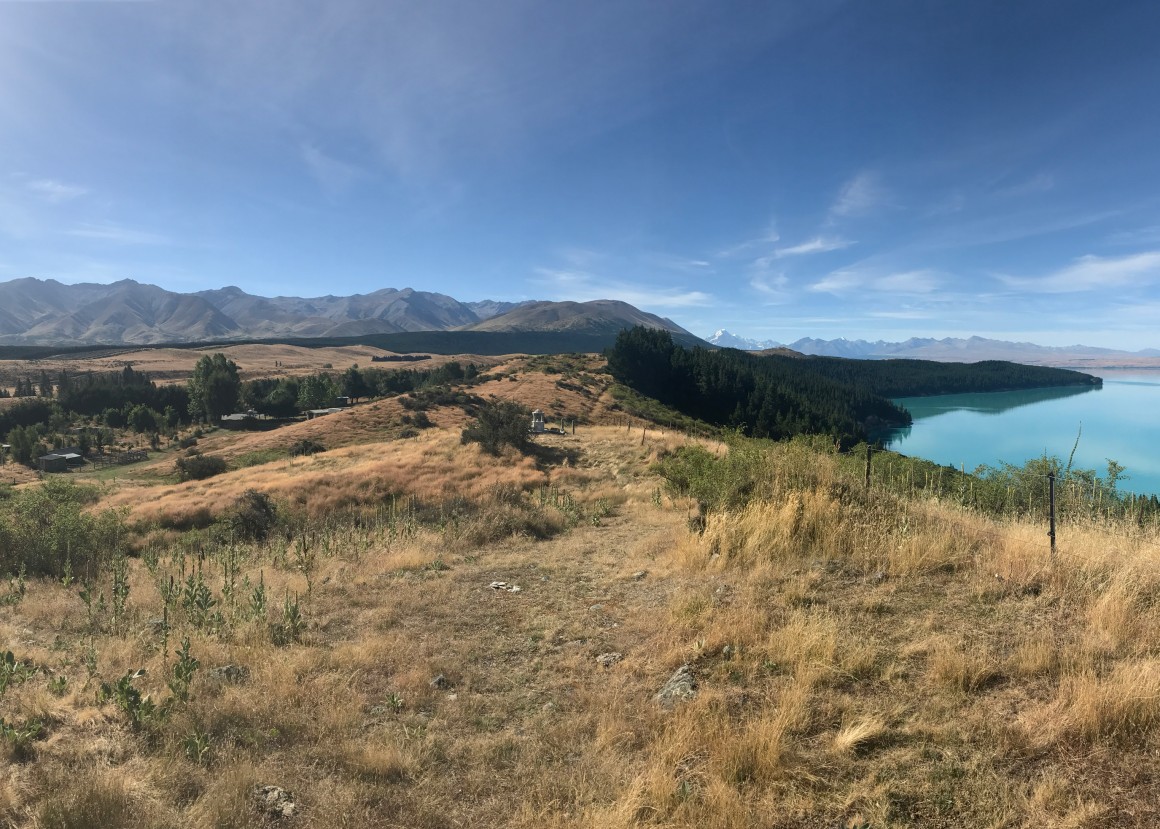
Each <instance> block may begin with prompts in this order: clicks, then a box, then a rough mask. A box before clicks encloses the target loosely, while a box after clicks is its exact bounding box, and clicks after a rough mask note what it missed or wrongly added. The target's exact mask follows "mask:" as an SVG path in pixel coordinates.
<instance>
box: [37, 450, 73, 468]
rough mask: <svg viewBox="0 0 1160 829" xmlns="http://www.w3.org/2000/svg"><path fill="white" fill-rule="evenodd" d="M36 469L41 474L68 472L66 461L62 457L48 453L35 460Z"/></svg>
mask: <svg viewBox="0 0 1160 829" xmlns="http://www.w3.org/2000/svg"><path fill="white" fill-rule="evenodd" d="M36 468H37V469H39V470H40V471H41V472H68V459H67V458H65V456H64V455H58V454H56V453H55V452H50V453H49V454H47V455H41V456H40V457H39V458H37V459H36Z"/></svg>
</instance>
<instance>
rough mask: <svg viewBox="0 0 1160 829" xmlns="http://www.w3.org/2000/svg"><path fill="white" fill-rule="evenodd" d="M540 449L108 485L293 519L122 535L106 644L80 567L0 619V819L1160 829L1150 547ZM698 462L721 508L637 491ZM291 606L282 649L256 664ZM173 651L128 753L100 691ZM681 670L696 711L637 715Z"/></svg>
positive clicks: (356, 455) (776, 473)
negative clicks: (27, 671)
mask: <svg viewBox="0 0 1160 829" xmlns="http://www.w3.org/2000/svg"><path fill="white" fill-rule="evenodd" d="M510 366H511V367H515V368H516V369H518V367H519V364H518V363H516V362H514V361H513V362H512V363H510ZM517 373H518V374H519V376H518V378H517V380H516V381H511V380H502V381H493V382H492V383H490V384H488V385H492V386H495V387H496V393H499V391H500V390H501V389H502V388H505V387H507V386H510V387H517V386H519V384H520V383H521V382H525V381H524V379H523V378H524V374H525V372H521V371H518V372H517ZM526 374H527V376H528V378H529V379H527V380H526V382H527V383H528V386H527V388H529V389H530V388H539V386H538V385H536V384H541V383H543V382H554V379H558V375H555V376H554V375H547V374H544V373H543V372H541V371H535V372H526ZM570 382H571V381H570ZM577 382H579V381H577ZM586 388H589V387H586ZM594 397H595V402H593V406H594V407H596V408H594V409H593V411H598V407H599V406H600V405H606V403H607V401H605V403H603V404H602V403H601V401H600V397H599V395H594ZM433 419H436V420H438V419H439V418H438V413H436V414H435V415H433ZM642 436H643V437H644V443H643V444H642V442H641V439H642ZM230 439H233V438H232V437H231V438H230ZM223 440H224V438H223ZM553 440H555V441H556V442H555V443H552V444H550V445H549V444H548V443H547V441H545V442H544V444H543V447H542V448H544V449H551V450H553V452H552V453H547V452H545V454H544V455H542V456H540V457H537V458H532V459H528V460H525V459H522V458H517V457H516V456H514V455H513V456H507V457H502V458H499V459H494V458H488V457H485V456H483V455H482V454H480V453H479V452H478V451H477V450H475V449H474V448H471V447H468V448H464V447H462V446H460V445H459V444H458V433H457V431H456V430H455V429H454V428H452V427H448V426H444V425H442V424H441V427H440V428H436V429H432V430H430V431H428V432H425V433H423V434H421V435H420V436H419V437H417V438H411V439H407V440H402V441H399V440H386V441H382V442H380V443H376V444H374V445H373V446H372V445H369V444H368V445H367V446H362V447H355V446H350V447H345V448H343V447H336V448H331V449H330V450H329V451H327V452H325V453H323V454H321V455H320V456H317V457H316V458H313V459H310V460H305V459H303V460H299V461H296V462H295V463H294V464H293V465H292V464H290V462H289V461H288V460H286V461H273V462H269V463H266V464H262V465H259V466H254V467H250V468H247V469H241V470H236V471H233V472H230V473H227V474H226V475H224V476H221V477H220V478H218V479H215V480H214V481H213V482H212V486H208V485H207V486H205V487H204V488H199V486H200V485H194V484H190V485H183V486H182V487H171V486H159V487H153V488H151V489H149V490H144V489H138V488H133V487H129V486H125V487H121V488H120V489H118V490H116V491H114V492H111V493H110V494H108V495H107V496H106V503H113V504H116V505H118V506H122V507H128V508H129V509H130V510H131V514H132V516H133V517H134V519H135V520H162V518H163V516H166V515H168V516H171V517H173V518H172V520H173V521H176V520H177V518H178V517H180V516H181V515H186V514H189V515H192V514H195V512H196V511H197V510H204V513H205V515H207V516H209V517H210V518H212V517H213V516H216V515H218V514H220V513H221V512H222V511H223V510H226V509H228V508H229V507H230V505H231V504H232V503H233V499H234V498H236V496H237V495H239V494H240V493H241V492H243V491H244V490H245V489H247V488H257V489H260V490H261V491H264V492H269V493H273V494H275V495H276V497H277V499H278V500H280V501H281V502H282V503H283V504H285V505H294V506H295V509H297V510H299V511H300V514H301V515H304V516H307V517H306V518H305V519H304V521H303V523H301V524H296V525H294V526H293V529H294V532H293V533H291V534H289V535H287V534H284V533H282V534H275V536H274V537H273V538H270V539H267V540H266V541H262V542H254V541H242V540H234V539H229V538H224V539H223V538H221V537H217V536H215V535H214V534H213V530H212V529H211V530H204V531H190V532H183V531H179V530H176V529H162V530H158V529H151V530H149V531H148V532H147V534H145V535H142V536H141V537H140V538H139V539H138V542H137V549H138V550H139V558H135V559H131V560H130V561H129V573H128V586H129V591H128V598H127V603H126V607H125V609H124V611H123V616H122V617H121V618H120V619H119V620H117V621H116V623H114V619H113V616H112V604H111V597H112V592H111V591H112V586H113V585H112V581H111V578H110V576H109V574H107V573H104V574H101V575H100V577H99V578H98V579H97V581H95V582H94V583H93V585H92V586H93V589H94V591H95V593H98V594H104V603H103V605H101V606H100V607H99V608H98V606H97V605H96V604H94V608H96V609H94V610H93V613H92V616H91V617H90V615H89V613H88V612H87V610H86V607H85V605H84V604H83V603H82V601H81V600H80V598H79V596H78V593H79V590H80V587H81V585H79V584H77V583H73V584H69V585H68V586H66V585H64V584H62V583H61V581H60V579H59V578H53V579H49V578H43V579H39V578H34V579H29V580H28V583H27V585H26V592H25V593H24V594H23V597H22V598H20V599H18V600H13V601H12V602H11V603H7V604H3V605H0V641H4V642H5V643H7V644H6V645H5V648H11V649H12V650H13V651H14V652H15V653H16V657H17V658H18V659H20V660H22V662H27V663H28V664H30V665H35V666H36V667H37V671H36V672H35V673H33V674H32V675H31V676H30V677H29V678H27V679H25V680H24V681H22V682H19V683H16V684H12V685H10V686H9V687H8V688H7V690H6V691H5V692H4V693H3V694H2V695H0V716H3V717H4V718H5V722H8V723H12V722H16V723H25V722H27V721H30V720H34V719H35V720H41V721H43V723H44V726H45V731H44V734H43V735H42V736H39V737H37V738H35V739H33V740H31V742H30V743H29V744H28V747H27V754H26V755H24V756H22V757H20V758H17V757H16V756H15V755H8V754H6V755H5V757H11V761H10V762H7V763H2V764H0V825H4V826H13V827H20V829H25V827H27V828H28V829H32V827H39V826H49V825H54V826H91V825H94V826H95V825H108V826H151V827H152V826H174V827H176V826H182V827H187V826H188V827H197V828H200V827H218V826H229V827H260V826H269V825H272V821H271V820H270V819H268V818H266V817H264V816H263V815H262V814H261V813H260V812H258V811H257V809H256V807H255V806H254V802H253V798H252V791H253V787H254V786H256V785H277V786H281V787H283V788H285V789H286V790H288V791H290V792H291V793H292V794H293V796H294V798H295V801H296V802H297V803H298V805H299V807H300V814H299V815H298V816H297V817H295V818H294V819H293V824H294V825H295V826H299V827H310V829H313V827H332V826H400V825H401V826H410V827H418V829H436V828H438V829H444V827H448V826H456V825H471V826H483V827H488V826H495V827H499V826H504V827H508V826H514V827H526V829H533V828H534V829H539V827H556V828H557V829H581V827H592V826H600V827H648V826H668V827H719V829H726V828H728V829H732V828H733V827H738V828H740V827H750V826H764V825H771V826H787V827H810V826H866V825H869V826H874V827H879V826H881V827H902V826H915V825H922V826H935V827H939V826H966V827H997V826H1005V827H1018V826H1044V825H1051V826H1076V827H1095V826H1129V827H1134V826H1139V827H1143V826H1150V825H1153V824H1154V823H1155V821H1156V819H1157V818H1160V796H1157V794H1156V792H1157V791H1160V786H1158V785H1157V784H1158V783H1160V781H1158V780H1157V772H1156V770H1155V764H1154V762H1153V761H1154V755H1155V751H1156V749H1157V746H1158V745H1160V740H1158V735H1160V729H1158V727H1157V726H1158V725H1160V703H1158V700H1160V667H1158V665H1160V662H1158V661H1157V653H1158V652H1160V650H1158V649H1160V642H1158V641H1157V639H1156V637H1157V635H1158V634H1157V633H1156V631H1157V629H1158V626H1157V624H1156V622H1157V621H1160V620H1158V619H1157V618H1156V614H1157V612H1158V610H1157V605H1158V602H1157V597H1158V596H1160V576H1157V575H1155V574H1156V573H1157V572H1160V568H1157V567H1156V566H1155V564H1156V562H1157V561H1158V560H1160V541H1158V539H1157V538H1156V536H1155V535H1154V534H1153V533H1150V532H1149V531H1147V530H1141V529H1140V528H1139V527H1130V526H1119V525H1115V524H1111V523H1108V522H1106V521H1103V522H1100V523H1096V524H1093V525H1091V526H1088V525H1083V524H1072V523H1066V524H1064V525H1062V526H1061V527H1060V539H1059V540H1060V546H1059V557H1058V561H1057V562H1056V563H1054V564H1052V563H1051V562H1050V560H1049V559H1048V558H1047V545H1046V540H1045V538H1044V528H1043V527H1041V526H1038V525H1036V524H1035V523H1031V522H1021V521H1016V522H997V521H994V520H992V519H988V518H985V517H981V516H979V515H976V514H974V513H972V512H971V511H969V510H965V509H962V508H959V507H957V506H953V505H950V504H947V503H945V502H941V501H939V500H937V498H935V497H927V496H925V495H918V496H916V497H914V498H904V497H900V496H899V495H897V494H895V493H890V492H882V491H879V490H877V489H875V488H874V487H871V488H870V489H869V490H866V489H865V488H864V486H863V485H862V483H861V482H860V481H858V480H856V479H854V480H851V479H849V478H848V477H847V474H848V471H847V470H846V469H845V467H844V466H843V463H842V461H841V459H840V458H838V457H836V456H834V455H833V453H832V451H831V450H830V449H829V448H827V447H825V446H820V445H812V444H810V443H808V442H800V441H799V442H795V443H791V444H787V445H781V446H774V447H770V448H768V449H755V450H753V451H752V453H751V454H750V455H746V454H745V453H746V452H749V451H750V450H749V449H746V448H744V447H741V448H740V449H738V448H737V447H730V446H727V445H726V444H724V443H716V442H715V443H708V442H705V443H697V442H696V441H695V440H693V439H690V438H688V437H686V436H684V435H682V434H676V433H671V432H669V433H666V434H664V435H663V436H662V434H661V433H660V430H656V429H653V430H650V431H649V433H648V434H647V435H643V434H642V430H641V428H640V427H639V426H636V425H633V426H632V427H631V431H630V430H629V428H626V426H625V425H624V423H623V422H620V423H619V425H617V421H615V420H613V421H611V422H610V423H609V424H608V425H590V426H585V428H584V429H583V430H578V433H577V435H576V436H575V437H574V438H573V437H572V436H571V435H569V436H556V438H553ZM693 445H697V446H701V447H702V448H703V451H704V453H705V455H704V456H702V457H703V458H704V457H720V458H724V457H728V454H727V453H729V452H733V451H738V453H739V454H738V456H737V457H736V458H734V459H733V461H732V463H733V466H732V467H730V468H732V469H734V470H746V469H748V470H750V471H751V472H753V471H755V470H756V472H755V474H754V476H753V477H751V478H747V479H746V480H747V482H746V484H745V486H744V487H742V488H732V489H728V492H729V497H728V498H725V499H722V500H721V501H718V502H715V503H711V502H710V501H707V500H704V499H699V498H698V497H696V496H695V495H694V494H691V493H690V492H681V491H676V490H672V489H669V488H667V487H666V486H665V482H664V481H663V480H662V479H660V478H659V477H658V476H657V473H656V471H655V469H656V466H657V465H658V464H659V465H660V466H662V467H663V465H664V464H665V462H666V459H667V458H671V457H673V455H672V453H673V452H674V451H677V450H681V449H682V447H684V446H693ZM238 448H239V449H240V448H241V445H240V444H239V447H238ZM741 489H744V490H745V492H746V494H745V495H744V497H742V496H741V495H740V491H741ZM146 491H147V492H148V498H147V499H143V500H136V499H142V498H143V493H144V492H146ZM412 496H413V498H412ZM412 504H413V505H414V507H413V508H412ZM187 511H188V512H187ZM690 519H692V520H690ZM536 522H543V526H544V531H543V532H540V531H539V530H538V529H537V527H538V526H540V525H539V524H537V523H536ZM170 576H172V577H173V578H174V580H175V582H176V583H178V584H180V585H184V584H185V583H186V581H187V580H189V579H192V580H193V582H192V583H193V584H194V585H196V584H198V583H199V582H198V580H199V579H200V580H201V582H200V583H204V585H205V587H206V588H207V589H208V591H209V594H210V597H211V598H212V599H213V601H214V603H215V604H214V605H213V607H212V608H210V610H209V613H208V616H207V618H206V619H205V620H204V621H201V622H198V621H197V615H196V613H195V612H194V610H193V609H191V608H188V607H186V605H185V604H183V602H182V601H181V600H180V599H178V600H174V601H172V602H170V604H169V606H168V610H166V604H165V600H164V598H163V590H167V589H168V584H169V578H170ZM493 582H503V583H504V584H505V585H508V586H518V587H519V588H520V590H519V591H518V592H515V591H508V590H500V589H493V588H491V587H490V585H491V584H492V583H493ZM259 586H261V587H262V588H263V589H264V591H265V597H266V598H265V604H264V606H262V607H261V608H260V609H259V610H256V611H255V610H254V609H253V608H252V607H251V601H252V598H253V592H254V591H255V590H256V589H257V588H258V587H259ZM3 590H4V585H3V584H0V594H3ZM94 601H95V600H94ZM287 603H296V604H295V606H296V607H297V608H298V612H300V614H301V619H302V620H303V621H302V627H301V630H299V631H298V632H297V635H296V636H289V635H285V636H281V637H275V635H274V632H275V629H276V628H278V626H279V625H285V623H286V620H285V619H284V614H285V613H286V609H285V608H286V606H287ZM215 613H216V614H220V616H215V615H214V614H215ZM166 614H167V615H166ZM163 619H165V620H167V623H168V625H169V630H168V632H167V633H164V632H163V631H162V629H161V627H160V626H159V624H160V621H159V620H163ZM185 638H188V640H189V642H190V652H191V653H192V654H193V655H194V656H195V657H196V658H197V659H198V660H199V661H200V667H199V668H198V669H197V670H196V671H194V673H193V677H192V679H191V681H190V684H189V687H188V699H187V700H185V701H173V702H170V703H169V704H168V708H167V713H166V714H165V715H164V716H163V717H159V718H156V719H152V720H147V721H145V722H144V723H142V724H140V725H138V726H136V727H135V726H134V725H133V724H132V723H131V721H130V719H129V717H128V715H127V714H126V712H125V711H124V710H123V709H122V708H121V707H118V705H117V703H116V702H115V701H112V700H104V701H99V700H98V698H97V689H98V688H99V687H100V685H101V683H113V682H116V681H117V680H118V679H120V678H122V677H124V676H125V675H127V674H129V673H130V672H133V671H136V670H138V669H140V668H144V669H145V670H146V673H145V674H144V675H143V676H140V677H138V678H137V679H134V680H133V681H132V685H133V687H135V688H137V689H139V690H140V691H141V693H143V694H147V695H149V697H150V698H151V699H152V700H153V701H154V702H155V703H157V704H158V705H162V704H165V703H166V701H167V700H170V698H171V697H173V696H174V693H173V691H172V690H171V688H170V681H171V680H172V679H173V677H174V665H175V664H176V660H177V651H178V649H179V648H180V646H181V643H182V641H183V640H184V639H185ZM608 653H619V654H621V658H620V660H619V661H615V662H614V663H613V664H610V666H609V667H603V666H601V664H600V663H598V662H597V657H598V656H601V655H604V654H608ZM226 665H233V666H238V667H240V668H244V669H245V674H244V676H239V677H235V678H232V679H231V678H223V677H222V676H215V675H214V674H213V669H215V668H220V667H223V666H226ZM683 665H688V666H690V669H691V670H692V672H693V674H694V676H695V678H696V681H697V686H698V691H697V694H696V696H695V697H693V698H692V699H690V700H688V701H685V702H680V703H677V704H675V705H674V706H672V707H671V708H665V707H662V706H661V705H660V704H658V703H657V701H656V700H655V695H656V693H657V691H658V690H659V689H660V687H661V685H663V683H664V682H665V681H666V680H667V679H668V678H669V676H670V675H672V673H673V672H674V670H675V669H676V668H677V667H679V666H683ZM90 674H91V675H90ZM58 676H63V677H65V679H66V680H67V681H66V683H65V687H64V688H63V689H58V690H60V692H59V693H56V692H54V691H53V690H52V689H51V687H50V682H51V681H52V680H53V679H54V678H55V677H58ZM203 749H204V750H203ZM6 751H7V749H6Z"/></svg>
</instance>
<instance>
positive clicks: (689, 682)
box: [656, 665, 697, 708]
mask: <svg viewBox="0 0 1160 829" xmlns="http://www.w3.org/2000/svg"><path fill="white" fill-rule="evenodd" d="M696 695H697V679H696V677H694V676H693V669H692V667H691V666H689V665H682V666H681V667H679V668H677V669H676V670H675V671H673V675H672V676H670V677H669V681H668V682H666V683H665V685H664V687H663V688H661V690H660V692H659V693H658V694H657V695H656V701H657V702H659V703H660V704H661V705H663V706H664V707H665V708H672V707H673V706H674V705H676V704H677V702H681V701H684V700H690V699H692V698H693V697H695V696H696Z"/></svg>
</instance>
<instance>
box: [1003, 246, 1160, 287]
mask: <svg viewBox="0 0 1160 829" xmlns="http://www.w3.org/2000/svg"><path fill="white" fill-rule="evenodd" d="M998 278H999V279H1000V280H1002V281H1003V282H1004V283H1006V284H1007V285H1009V286H1010V287H1013V288H1017V289H1020V290H1026V291H1037V292H1040V293H1049V294H1065V293H1078V292H1082V291H1099V290H1106V289H1108V288H1119V287H1130V286H1141V285H1146V284H1151V283H1154V282H1157V281H1160V251H1148V252H1145V253H1137V254H1134V255H1131V256H1121V257H1116V258H1108V257H1101V256H1091V255H1088V256H1081V257H1080V258H1079V259H1077V260H1076V261H1075V262H1074V263H1073V264H1071V265H1069V266H1068V267H1066V268H1062V269H1061V270H1058V271H1055V272H1054V273H1051V274H1048V275H1046V276H1040V277H1019V276H1007V275H1002V274H1000V275H998Z"/></svg>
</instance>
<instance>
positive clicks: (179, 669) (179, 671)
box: [169, 636, 201, 702]
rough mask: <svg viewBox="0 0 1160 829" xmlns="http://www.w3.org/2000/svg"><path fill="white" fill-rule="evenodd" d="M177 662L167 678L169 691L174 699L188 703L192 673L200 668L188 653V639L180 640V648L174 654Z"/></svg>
mask: <svg viewBox="0 0 1160 829" xmlns="http://www.w3.org/2000/svg"><path fill="white" fill-rule="evenodd" d="M176 657H177V661H176V662H174V663H173V669H172V672H171V676H170V678H169V690H170V691H172V692H173V696H174V698H175V699H178V700H180V701H181V702H188V701H189V684H190V682H192V681H193V674H194V672H195V671H196V670H197V669H198V668H199V667H200V666H201V663H200V662H199V661H198V660H197V657H195V656H193V655H192V654H191V653H190V652H189V637H188V636H186V637H185V638H184V639H182V640H181V648H180V649H179V650H178V651H177V653H176Z"/></svg>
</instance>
